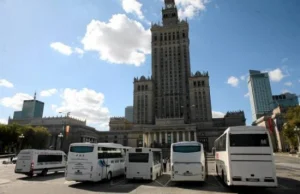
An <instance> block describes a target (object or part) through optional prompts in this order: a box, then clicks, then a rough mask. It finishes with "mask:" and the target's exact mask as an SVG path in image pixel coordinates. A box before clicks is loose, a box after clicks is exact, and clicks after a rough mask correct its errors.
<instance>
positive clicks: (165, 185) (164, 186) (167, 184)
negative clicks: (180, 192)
mask: <svg viewBox="0 0 300 194" xmlns="http://www.w3.org/2000/svg"><path fill="white" fill-rule="evenodd" d="M170 181H171V178H170V179H169V180H168V182H167V183H166V184H165V185H164V187H165V186H167V185H168V184H169V182H170Z"/></svg>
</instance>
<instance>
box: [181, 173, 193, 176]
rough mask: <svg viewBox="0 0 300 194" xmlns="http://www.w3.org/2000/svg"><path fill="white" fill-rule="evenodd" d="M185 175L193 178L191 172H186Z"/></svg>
mask: <svg viewBox="0 0 300 194" xmlns="http://www.w3.org/2000/svg"><path fill="white" fill-rule="evenodd" d="M183 175H184V176H192V175H193V174H192V173H190V172H185V173H183Z"/></svg>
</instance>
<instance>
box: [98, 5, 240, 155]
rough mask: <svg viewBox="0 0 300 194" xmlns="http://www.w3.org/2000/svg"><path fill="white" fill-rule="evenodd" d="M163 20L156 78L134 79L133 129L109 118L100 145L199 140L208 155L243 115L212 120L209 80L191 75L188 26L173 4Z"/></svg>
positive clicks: (155, 34) (157, 27)
mask: <svg viewBox="0 0 300 194" xmlns="http://www.w3.org/2000/svg"><path fill="white" fill-rule="evenodd" d="M162 20H163V22H162V25H161V24H152V26H151V32H152V76H151V77H148V78H146V77H145V76H141V77H140V78H134V100H133V101H134V103H133V107H134V111H133V112H134V119H133V124H132V127H131V129H130V130H126V129H125V127H124V126H125V124H124V121H123V120H122V119H121V120H120V121H119V122H117V121H115V120H114V118H111V120H110V131H109V132H100V133H99V141H100V142H116V143H121V144H123V143H124V145H127V146H131V147H140V146H144V147H162V148H166V149H168V148H169V146H170V144H171V143H174V142H178V141H199V142H202V143H203V144H204V147H205V149H206V150H207V151H209V150H211V148H212V146H213V143H214V141H215V139H216V138H217V137H218V136H220V135H221V134H222V133H223V132H224V130H225V129H226V128H227V127H228V126H238V125H245V121H246V119H245V115H244V112H243V111H237V112H228V113H227V114H226V115H225V117H224V118H219V119H213V118H212V108H211V96H210V85H209V75H208V72H202V73H200V72H199V71H197V72H196V73H195V74H192V73H191V67H190V51H189V43H190V42H189V41H190V40H189V24H188V22H187V21H183V20H181V21H180V20H179V18H178V13H177V8H176V5H175V2H174V0H165V8H164V9H162ZM124 129H125V130H124ZM125 143H126V144H125ZM166 153H167V152H166Z"/></svg>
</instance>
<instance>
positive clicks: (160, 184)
mask: <svg viewBox="0 0 300 194" xmlns="http://www.w3.org/2000/svg"><path fill="white" fill-rule="evenodd" d="M154 182H156V183H158V184H159V185H161V186H163V187H164V185H163V184H161V183H160V182H158V181H157V180H154Z"/></svg>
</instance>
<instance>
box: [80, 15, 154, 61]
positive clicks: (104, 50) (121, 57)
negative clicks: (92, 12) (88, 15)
mask: <svg viewBox="0 0 300 194" xmlns="http://www.w3.org/2000/svg"><path fill="white" fill-rule="evenodd" d="M81 42H82V44H83V45H84V50H86V51H97V52H99V55H100V58H101V59H102V60H105V61H108V62H110V63H116V64H134V65H135V66H140V65H141V64H142V63H144V62H145V58H146V57H145V55H146V54H150V52H151V32H150V30H149V29H148V30H146V29H145V28H144V27H143V25H142V24H141V23H139V22H137V21H135V20H131V19H129V18H128V17H127V16H126V15H124V14H117V15H113V16H112V18H111V19H110V20H109V22H107V23H105V22H102V21H98V20H92V21H91V22H90V23H89V24H88V25H87V31H86V34H85V36H84V38H83V39H82V41H81Z"/></svg>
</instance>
